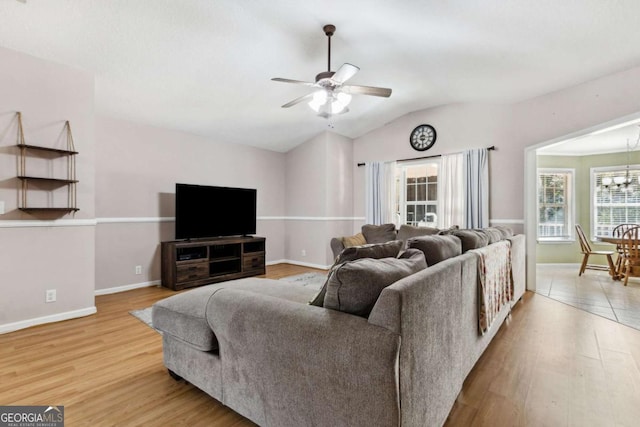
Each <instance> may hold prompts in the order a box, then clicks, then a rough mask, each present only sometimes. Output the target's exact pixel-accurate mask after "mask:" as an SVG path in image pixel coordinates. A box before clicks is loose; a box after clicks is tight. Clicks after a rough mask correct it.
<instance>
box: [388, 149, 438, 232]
mask: <svg viewBox="0 0 640 427" xmlns="http://www.w3.org/2000/svg"><path fill="white" fill-rule="evenodd" d="M438 166H439V163H438V162H437V161H432V162H429V163H420V164H415V163H414V164H411V165H406V166H404V167H401V168H398V174H397V175H396V184H397V189H396V190H397V191H396V194H397V203H396V212H398V219H399V221H398V223H399V224H409V225H414V226H420V227H437V226H438V215H437V212H438Z"/></svg>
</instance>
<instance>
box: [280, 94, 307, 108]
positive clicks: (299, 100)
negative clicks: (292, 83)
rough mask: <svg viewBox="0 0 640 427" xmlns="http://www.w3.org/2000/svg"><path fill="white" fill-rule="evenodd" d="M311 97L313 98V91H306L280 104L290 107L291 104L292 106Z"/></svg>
mask: <svg viewBox="0 0 640 427" xmlns="http://www.w3.org/2000/svg"><path fill="white" fill-rule="evenodd" d="M311 99H313V93H308V94H306V95H303V96H301V97H300V98H296V99H294V100H293V101H290V102H287V103H286V104H284V105H283V106H282V108H289V107H292V106H294V105H296V104H299V103H301V102H304V101H306V100H309V101H310V100H311Z"/></svg>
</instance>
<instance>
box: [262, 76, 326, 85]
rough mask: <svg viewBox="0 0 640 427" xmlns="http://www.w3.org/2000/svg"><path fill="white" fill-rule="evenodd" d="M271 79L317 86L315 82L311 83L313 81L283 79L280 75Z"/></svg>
mask: <svg viewBox="0 0 640 427" xmlns="http://www.w3.org/2000/svg"><path fill="white" fill-rule="evenodd" d="M271 80H273V81H274V82H282V83H295V84H298V85H305V86H315V85H316V84H315V83H311V82H303V81H302V80H291V79H283V78H280V77H274V78H272V79H271Z"/></svg>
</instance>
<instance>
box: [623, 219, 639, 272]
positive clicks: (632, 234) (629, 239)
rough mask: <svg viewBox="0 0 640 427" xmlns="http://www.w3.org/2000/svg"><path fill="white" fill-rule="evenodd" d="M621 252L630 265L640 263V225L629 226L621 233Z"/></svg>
mask: <svg viewBox="0 0 640 427" xmlns="http://www.w3.org/2000/svg"><path fill="white" fill-rule="evenodd" d="M622 254H623V256H624V258H625V259H626V260H628V261H629V262H630V263H631V265H638V264H640V226H639V225H636V226H634V227H631V228H629V229H628V230H627V231H625V232H624V234H623V235H622Z"/></svg>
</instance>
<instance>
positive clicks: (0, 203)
mask: <svg viewBox="0 0 640 427" xmlns="http://www.w3.org/2000/svg"><path fill="white" fill-rule="evenodd" d="M3 214H4V202H3V201H0V215H3Z"/></svg>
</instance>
